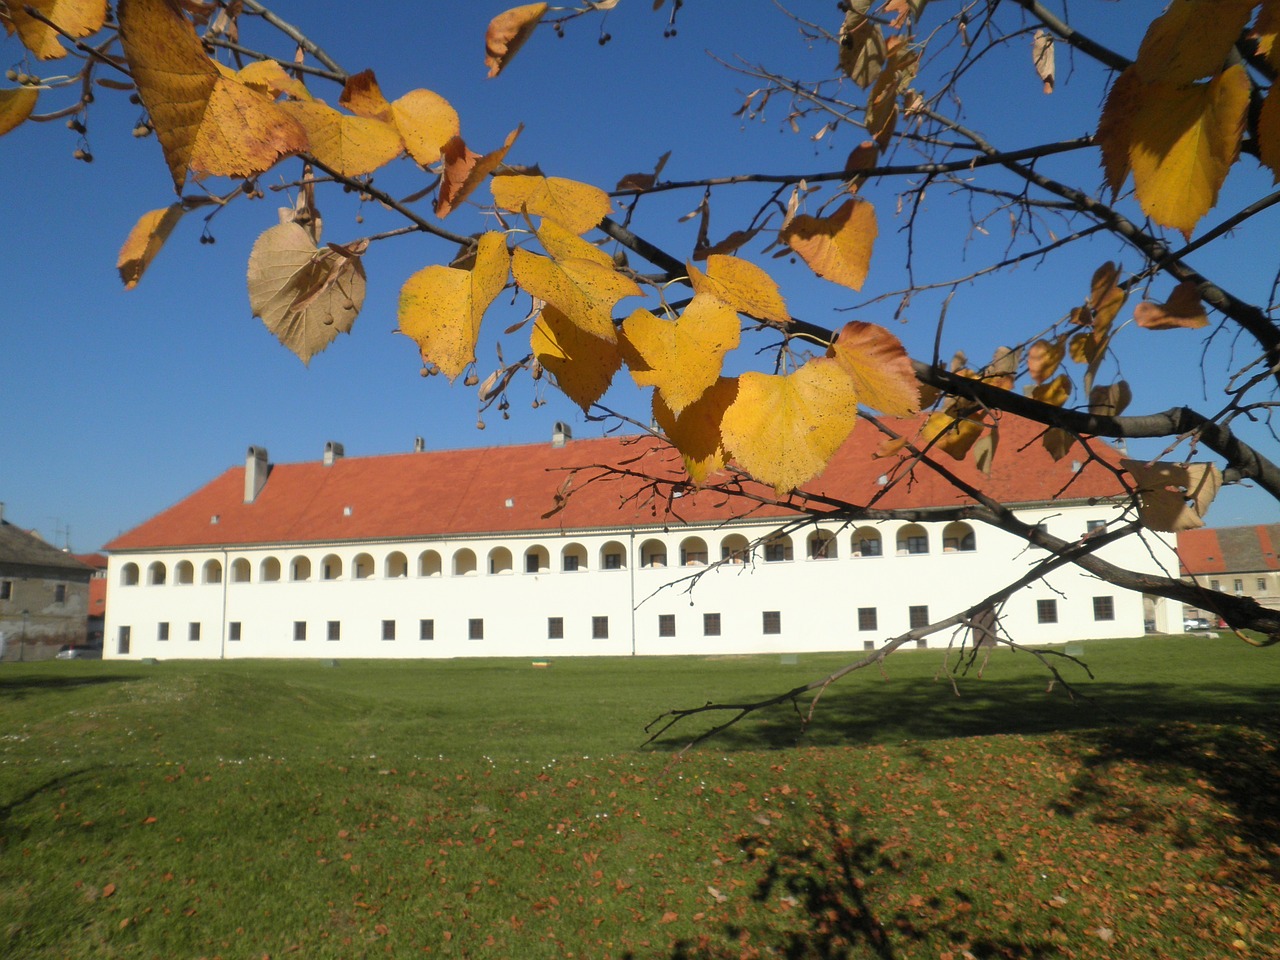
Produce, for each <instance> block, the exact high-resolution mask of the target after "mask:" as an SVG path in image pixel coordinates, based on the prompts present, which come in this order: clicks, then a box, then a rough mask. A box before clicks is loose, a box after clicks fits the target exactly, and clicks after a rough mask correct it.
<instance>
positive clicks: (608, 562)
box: [600, 540, 627, 570]
mask: <svg viewBox="0 0 1280 960" xmlns="http://www.w3.org/2000/svg"><path fill="white" fill-rule="evenodd" d="M600 569H601V570H625V569H627V548H626V547H625V546H623V545H622V544H621V543H619V542H618V541H617V540H610V541H609V542H608V543H606V544H605V545H604V546H603V547H601V548H600Z"/></svg>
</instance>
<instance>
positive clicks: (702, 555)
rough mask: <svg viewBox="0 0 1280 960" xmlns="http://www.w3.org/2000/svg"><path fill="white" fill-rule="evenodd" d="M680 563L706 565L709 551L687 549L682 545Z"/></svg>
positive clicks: (684, 564) (689, 565)
mask: <svg viewBox="0 0 1280 960" xmlns="http://www.w3.org/2000/svg"><path fill="white" fill-rule="evenodd" d="M680 565H681V566H684V567H705V566H706V565H707V551H705V550H686V549H685V548H684V547H681V548H680Z"/></svg>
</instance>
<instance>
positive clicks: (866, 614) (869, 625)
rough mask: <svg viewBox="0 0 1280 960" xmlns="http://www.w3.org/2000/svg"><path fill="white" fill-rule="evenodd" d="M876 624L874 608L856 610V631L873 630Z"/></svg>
mask: <svg viewBox="0 0 1280 960" xmlns="http://www.w3.org/2000/svg"><path fill="white" fill-rule="evenodd" d="M877 627H878V624H877V622H876V608H875V607H859V608H858V629H859V630H875V629H877Z"/></svg>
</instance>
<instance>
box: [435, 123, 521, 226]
mask: <svg viewBox="0 0 1280 960" xmlns="http://www.w3.org/2000/svg"><path fill="white" fill-rule="evenodd" d="M523 129H524V124H521V125H520V126H518V127H516V128H515V129H514V130H512V131H511V132H510V133H509V134H507V139H506V142H505V143H503V145H502V146H500V147H499V148H498V149H497V150H494V151H493V152H492V153H486V154H484V155H483V156H482V155H480V154H478V153H475V152H474V151H472V150H471V149H469V148H468V147H467V145H466V143H465V142H464V141H463V139H462V137H460V136H455V137H451V138H450V139H448V140H446V141H445V142H444V143H443V144H441V145H440V158H441V159H442V160H443V161H444V172H443V174H442V175H441V177H440V192H439V193H438V194H437V195H436V216H437V217H440V218H441V219H443V218H444V217H447V216H448V215H449V214H450V213H452V212H453V211H454V210H456V209H457V208H458V205H459V204H460V203H462V201H463V200H465V199H467V197H469V196H470V195H471V193H472V191H474V190H475V188H476V187H478V186H480V184H481V183H483V182H484V178H485V177H487V176H488V175H489V174H491V173H492V172H493V171H494V170H496V169H497V168H498V164H500V163H502V161H503V159H504V158H505V157H506V155H507V151H508V150H510V149H511V145H512V144H513V143H515V142H516V137H518V136H520V131H521V130H523Z"/></svg>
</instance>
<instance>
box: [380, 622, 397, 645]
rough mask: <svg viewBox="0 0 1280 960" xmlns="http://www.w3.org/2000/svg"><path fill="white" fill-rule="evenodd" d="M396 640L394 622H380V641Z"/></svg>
mask: <svg viewBox="0 0 1280 960" xmlns="http://www.w3.org/2000/svg"><path fill="white" fill-rule="evenodd" d="M395 638H396V622H395V621H394V620H383V621H382V639H383V640H394V639H395Z"/></svg>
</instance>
